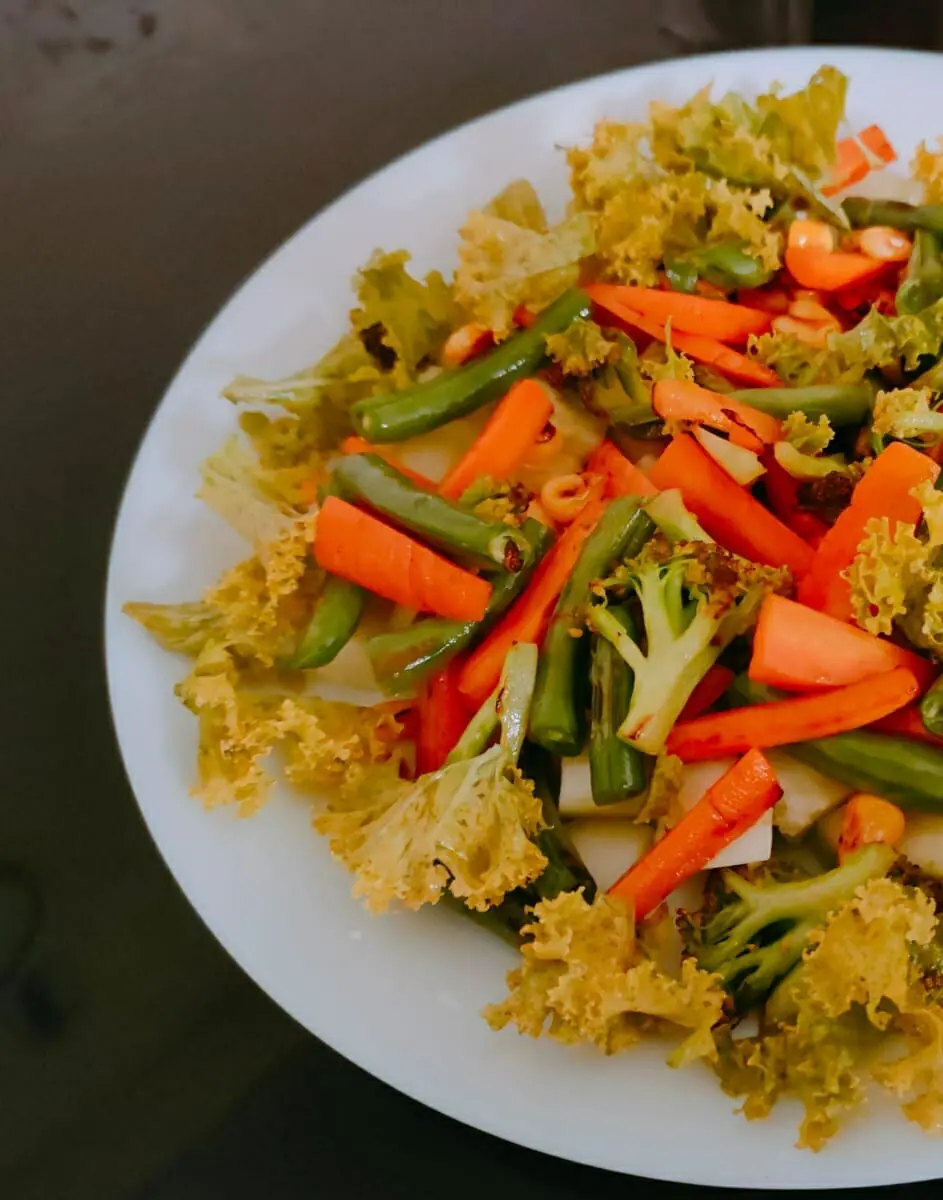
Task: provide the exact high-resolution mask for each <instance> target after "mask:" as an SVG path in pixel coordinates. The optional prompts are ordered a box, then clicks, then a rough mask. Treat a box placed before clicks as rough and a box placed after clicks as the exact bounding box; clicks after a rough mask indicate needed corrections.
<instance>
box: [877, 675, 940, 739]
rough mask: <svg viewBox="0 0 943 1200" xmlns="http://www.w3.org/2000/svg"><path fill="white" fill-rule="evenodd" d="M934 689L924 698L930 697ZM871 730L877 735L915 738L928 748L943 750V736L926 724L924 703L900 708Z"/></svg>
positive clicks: (883, 718)
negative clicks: (923, 709)
mask: <svg viewBox="0 0 943 1200" xmlns="http://www.w3.org/2000/svg"><path fill="white" fill-rule="evenodd" d="M932 692H933V688H931V689H930V691H929V692H927V695H926V696H924V700H926V698H927V696H930V695H931V693H932ZM870 728H871V729H872V730H873V731H874V732H875V733H887V734H890V735H891V736H892V737H902V738H913V739H914V741H917V742H925V743H926V744H927V745H928V746H936V747H937V748H938V749H940V750H943V735H940V734H938V733H933V732H932V730H930V729H929V728H928V727H927V725H926V724H925V722H924V717H923V714H922V701H921V703H920V704H908V706H907V707H906V708H899V709H898V710H897V712H893V713H891V714H890V716H887V717H882V718H881V720H880V721H875V722H874V724H873V725H871V726H870Z"/></svg>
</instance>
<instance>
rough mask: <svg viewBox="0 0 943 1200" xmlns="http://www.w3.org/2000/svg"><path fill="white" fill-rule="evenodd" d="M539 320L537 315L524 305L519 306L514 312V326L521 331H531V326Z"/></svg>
mask: <svg viewBox="0 0 943 1200" xmlns="http://www.w3.org/2000/svg"><path fill="white" fill-rule="evenodd" d="M536 320H537V314H536V313H533V312H531V311H530V309H529V308H526V307H525V306H524V305H523V304H519V305H518V306H517V308H515V310H514V324H515V325H517V326H518V328H519V329H530V327H531V325H533V323H534V322H535V321H536Z"/></svg>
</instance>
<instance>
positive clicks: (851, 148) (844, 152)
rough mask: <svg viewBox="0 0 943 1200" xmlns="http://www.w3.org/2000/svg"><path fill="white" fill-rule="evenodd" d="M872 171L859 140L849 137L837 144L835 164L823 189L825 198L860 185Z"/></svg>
mask: <svg viewBox="0 0 943 1200" xmlns="http://www.w3.org/2000/svg"><path fill="white" fill-rule="evenodd" d="M870 170H871V164H870V162H869V161H868V156H867V154H865V152H864V150H863V149H862V147H861V143H860V141H859V139H858V138H853V137H847V138H842V139H841V141H839V142H836V143H835V162H834V163H833V164H832V169H831V172H830V174H829V182H828V183H827V184H826V185H825V186H824V187H823V188H822V195H823V196H834V195H835V193H836V192H840V191H842V190H843V189H844V188H847V187H851V185H852V184H853V183H860V182H861V180H862V179H864V177H865V175H867V174H868V172H869V171H870Z"/></svg>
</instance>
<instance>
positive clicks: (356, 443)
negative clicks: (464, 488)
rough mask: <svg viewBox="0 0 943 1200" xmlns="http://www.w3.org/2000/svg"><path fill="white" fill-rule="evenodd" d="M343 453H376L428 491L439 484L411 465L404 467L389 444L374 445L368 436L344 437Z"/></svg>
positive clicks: (431, 490) (352, 435) (433, 489)
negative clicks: (413, 469)
mask: <svg viewBox="0 0 943 1200" xmlns="http://www.w3.org/2000/svg"><path fill="white" fill-rule="evenodd" d="M341 454H376V455H377V456H378V457H379V458H382V459H383V461H384V462H385V463H389V465H390V466H391V467H395V468H396V470H397V471H399V473H400V474H401V475H405V476H406V478H407V479H411V480H412V481H413V483H414V484H415V485H416V486H417V487H421V488H425V490H426V491H428V492H434V491H435V490H436V488H437V487H438V486H439V485H438V484H437V483H433V481H432V480H431V479H429V478H428V477H427V476H425V475H420V474H419V472H418V471H412V470H410V468H409V467H404V466H403V464H402V463H401V462H397V461H396V457H395V455H394V454H393V452H392V451H391V450H390V449H389V447H388V446H374V444H373V443H372V442H368V441H367V439H366V438H362V437H357V436H356V435H354V434H351V436H350V437H346V438H344V440H343V441H342V442H341Z"/></svg>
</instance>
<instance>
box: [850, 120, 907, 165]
mask: <svg viewBox="0 0 943 1200" xmlns="http://www.w3.org/2000/svg"><path fill="white" fill-rule="evenodd" d="M858 141H859V142H861V144H862V145H864V146H866V147H867V148H868V150H870V151H871V153H872V154H873V155H874V156H875V158H879V159H880V160H881V162H883V163H884V164H885V165H887V164H889V163H892V162H896V161H897V151H896V150H895V149H894V147H893V146H892V145H891V143H890V142H889V141H888V140H887V135H886V134H885V132H884V130H883V129H882V128H881V126H880V125H869V126H868V127H867V129H862V130H861V132H860V133H859V134H858Z"/></svg>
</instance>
